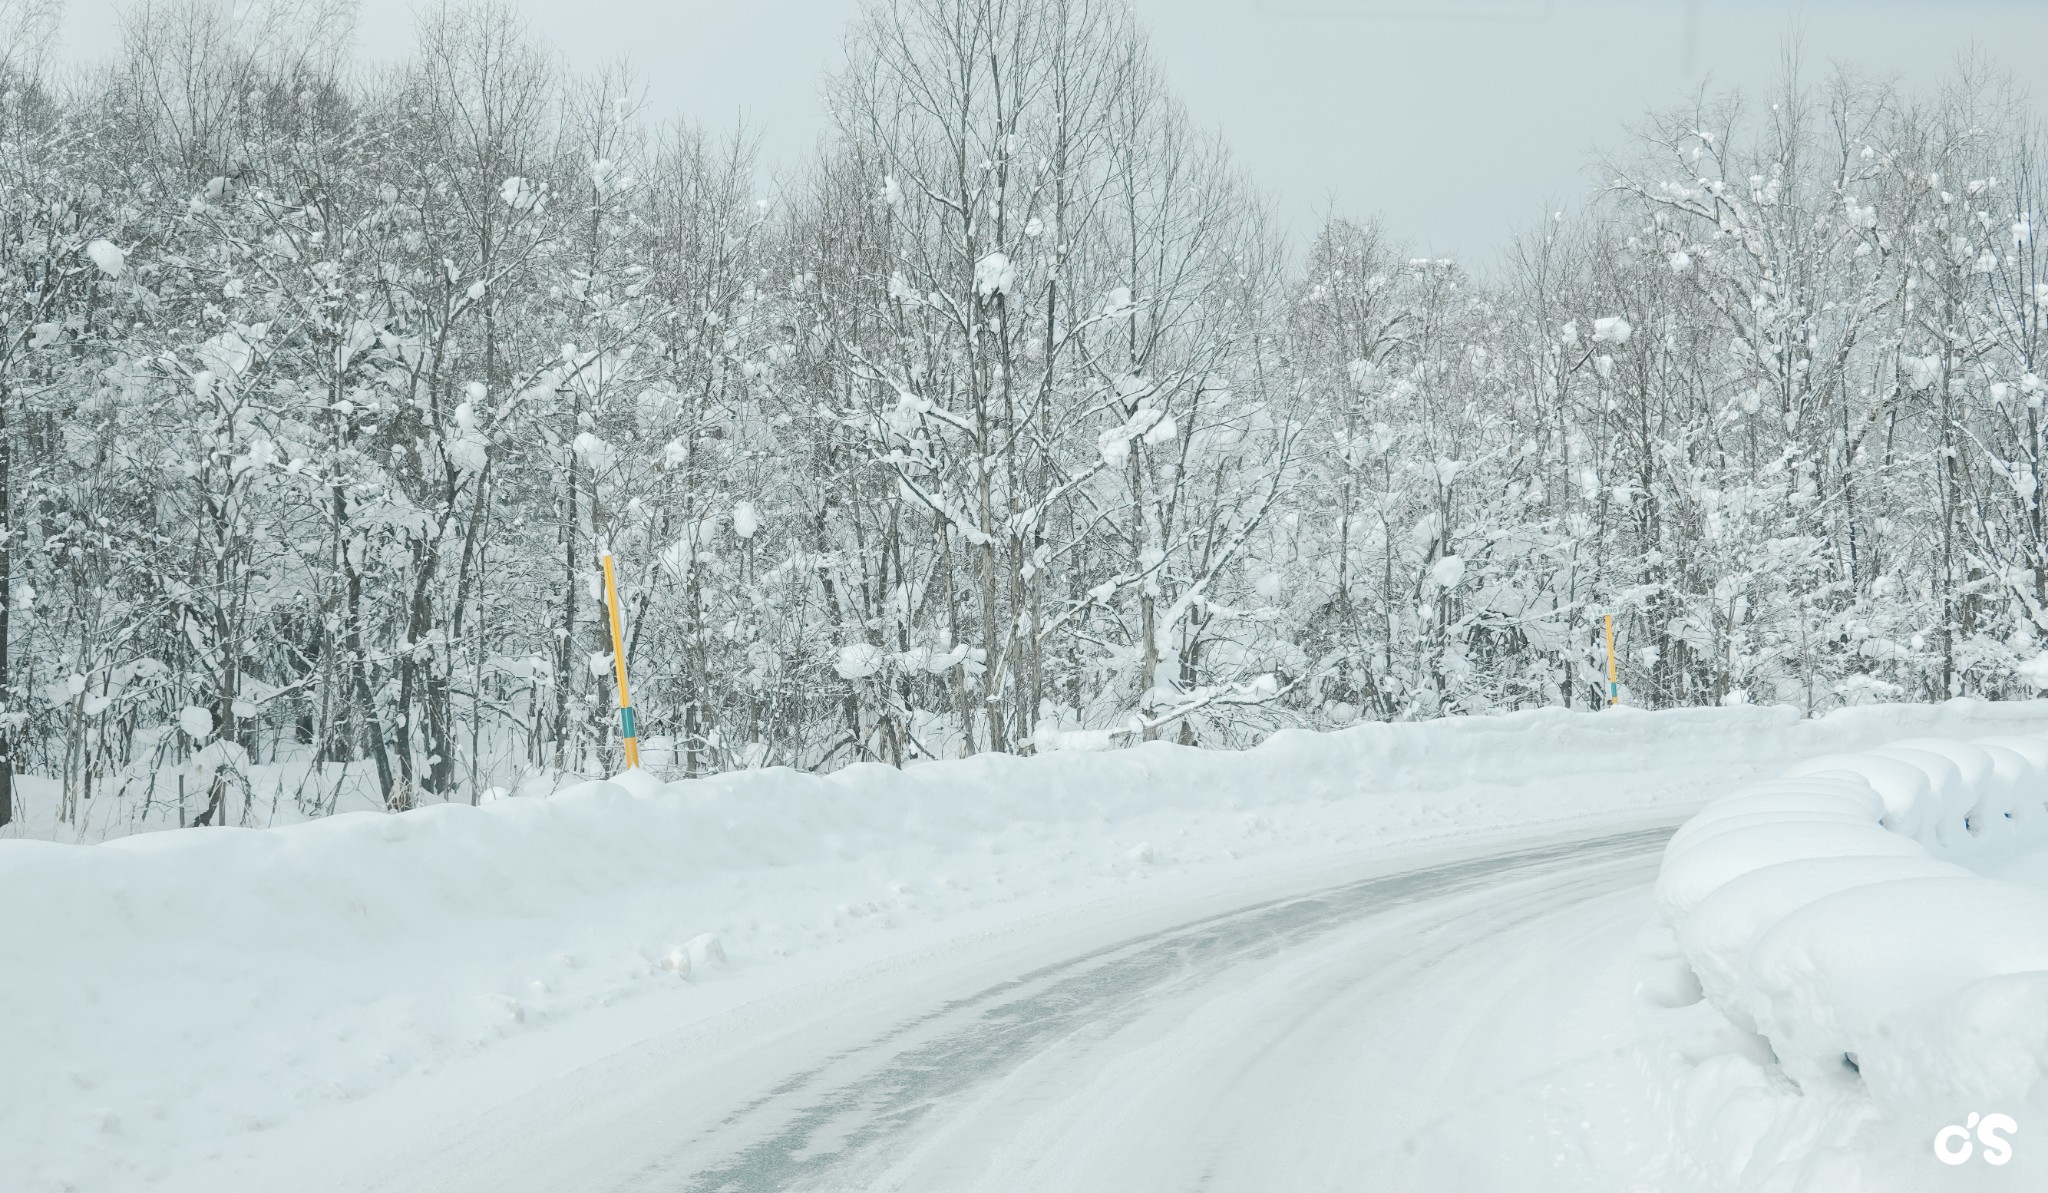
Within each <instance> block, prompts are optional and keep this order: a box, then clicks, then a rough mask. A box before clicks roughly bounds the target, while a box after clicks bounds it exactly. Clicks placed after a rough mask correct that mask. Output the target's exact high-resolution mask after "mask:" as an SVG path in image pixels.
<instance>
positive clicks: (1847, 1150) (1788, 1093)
mask: <svg viewBox="0 0 2048 1193" xmlns="http://www.w3.org/2000/svg"><path fill="white" fill-rule="evenodd" d="M2044 845H2048V738H2042V737H2036V736H2025V737H2021V736H2000V737H1987V738H1983V739H1980V740H1977V741H1974V742H1962V741H1956V740H1952V739H1947V740H1944V739H1919V740H1905V741H1899V742H1896V743H1894V744H1892V745H1888V746H1885V747H1882V748H1878V749H1874V750H1869V751H1866V752H1862V753H1854V754H1838V755H1832V756H1827V757H1820V758H1814V759H1809V760H1807V761H1804V762H1801V763H1799V764H1797V765H1795V766H1793V767H1791V768H1790V769H1789V770H1788V771H1787V772H1786V773H1785V775H1784V776H1783V777H1780V778H1776V779H1772V780H1769V781H1765V782H1761V783H1757V784H1754V785H1752V786H1749V787H1746V788H1743V789H1741V790H1739V791H1736V792H1734V793H1732V794H1729V795H1727V796H1724V797H1722V798H1720V799H1718V800H1716V801H1714V802H1713V803H1712V804H1710V805H1708V806H1707V808H1706V809H1705V810H1703V811H1702V812H1700V814H1699V815H1697V816H1695V817H1694V818H1693V819H1692V820H1690V821H1689V822H1687V823H1686V825H1685V826H1684V827H1683V828H1681V829H1680V830H1679V832H1678V833H1677V835H1676V836H1674V837H1673V838H1672V840H1671V842H1670V844H1669V846H1668V847H1667V849H1666V851H1665V857H1664V865H1663V868H1662V871H1661V873H1660V875H1659V878H1658V884H1657V900H1658V905H1659V907H1660V909H1661V911H1662V913H1663V917H1664V920H1665V922H1666V924H1667V925H1669V927H1670V928H1671V929H1672V933H1673V938H1672V939H1671V940H1670V941H1669V942H1668V943H1669V944H1671V945H1673V946H1675V950H1672V951H1667V955H1666V966H1665V972H1664V974H1663V975H1662V976H1661V979H1660V980H1658V981H1656V982H1653V983H1651V984H1650V985H1651V986H1652V987H1654V988H1655V989H1656V990H1657V992H1658V993H1659V994H1660V995H1661V1001H1663V1002H1664V1003H1665V1004H1667V1005H1669V1006H1671V1007H1673V1008H1674V1010H1673V1012H1672V1013H1671V1014H1670V1017H1669V1022H1668V1023H1667V1025H1666V1029H1665V1030H1666V1031H1667V1032H1668V1033H1669V1038H1670V1039H1671V1040H1673V1041H1674V1043H1675V1044H1676V1048H1675V1050H1674V1051H1675V1052H1676V1053H1677V1054H1678V1055H1677V1056H1676V1057H1675V1058H1673V1059H1674V1061H1675V1065H1676V1068H1675V1071H1674V1072H1673V1073H1672V1074H1671V1075H1672V1076H1673V1078H1674V1079H1675V1080H1674V1085H1675V1089H1674V1099H1673V1103H1672V1106H1671V1109H1672V1110H1673V1112H1674V1118H1675V1126H1676V1128H1677V1133H1678V1134H1679V1136H1680V1137H1681V1139H1682V1140H1683V1141H1684V1143H1685V1144H1686V1145H1687V1146H1688V1150H1689V1151H1690V1152H1691V1155H1692V1158H1693V1160H1694V1162H1695V1163H1696V1164H1697V1165H1698V1167H1699V1172H1698V1175H1699V1176H1700V1177H1701V1178H1702V1179H1703V1181H1704V1182H1705V1183H1707V1184H1708V1185H1710V1186H1711V1187H1714V1188H1740V1189H1750V1188H1755V1189H1788V1190H1789V1189H1869V1190H1877V1189H1924V1188H1933V1187H1937V1186H1940V1187H1954V1188H1982V1187H1997V1188H2005V1187H2007V1185H2005V1184H1998V1185H1995V1186H1985V1185H1983V1184H1982V1183H1981V1182H1983V1181H1987V1180H1992V1179H1999V1180H2005V1181H2009V1182H2020V1181H2025V1180H2034V1181H2038V1177H2039V1174H2040V1172H2041V1171H2042V1170H2043V1166H2042V1165H2041V1164H2040V1161H2041V1160H2042V1159H2048V1145H2044V1144H2043V1143H2042V1142H2041V1141H2040V1140H2039V1139H2038V1136H2039V1134H2040V1132H2041V1128H2042V1126H2044V1125H2048V1115H2044V1114H2043V1113H2042V1112H2043V1111H2044V1110H2048V1083H2044V1077H2048V891H2044V890H2042V889H2039V887H2038V885H2037V886H2026V885H2020V884H2018V883H2015V882H2009V881H2001V880H1999V879H1997V878H1994V877H1991V876H1990V875H1992V874H1999V873H2005V874H2010V875H2012V876H2013V877H2022V876H2024V877H2026V878H2029V879H2032V880H2033V881H2035V882H2036V883H2037V884H2038V882H2039V875H2040V873H2041V871H2039V870H2038V869H2037V867H2035V866H2032V865H2028V864H2025V862H2026V860H2027V859H2028V858H2029V857H2030V856H2031V855H2035V854H2038V852H2039V851H2040V850H2041V848H2042V847H2043V846H2044ZM2033 860H2035V861H2038V860H2039V859H2038V858H2034V859H2033ZM1673 951H1675V953H1676V955H1672V952H1673ZM1680 957H1682V962H1681V961H1680ZM1694 983H1696V985H1695V984H1694ZM1701 996H1704V1000H1705V1001H1704V1003H1699V1002H1697V1001H1696V1000H1697V999H1699V998H1700V997H1701ZM1709 1008H1711V1009H1709ZM2000 1114H2003V1115H2007V1116H2009V1121H2008V1123H2007V1125H2006V1126H2004V1128H2003V1129H2002V1130H1996V1129H1993V1130H1987V1131H1985V1132H1982V1133H1980V1132H1979V1131H1977V1130H1976V1128H1978V1127H1980V1125H1983V1124H1985V1122H1986V1120H1988V1119H1990V1117H1991V1116H1993V1115H2000ZM1951 1124H1954V1125H1955V1126H1957V1127H1959V1128H1960V1130H1959V1131H1957V1132H1953V1133H1951V1135H1950V1137H1949V1138H1948V1139H1947V1140H1946V1142H1945V1147H1944V1150H1945V1151H1946V1153H1947V1155H1948V1157H1949V1161H1948V1167H1950V1168H1953V1169H1954V1170H1955V1171H1952V1172H1951V1171H1947V1170H1945V1168H1944V1167H1943V1166H1942V1165H1941V1164H1939V1163H1937V1157H1936V1156H1934V1155H1933V1148H1932V1144H1933V1142H1934V1140H1935V1138H1936V1135H1937V1133H1938V1132H1940V1131H1942V1130H1943V1128H1945V1127H1948V1126H1950V1125H1951ZM2016 1128H2031V1132H2029V1131H2028V1130H2025V1129H2021V1130H2020V1134H2021V1138H2020V1139H2018V1140H2017V1141H2015V1140H2013V1139H2012V1138H2011V1136H2012V1134H2013V1132H2014V1130H2015V1129H2016ZM2030 1133H2031V1134H2032V1135H2034V1136H2036V1138H2035V1139H2028V1138H2026V1136H2027V1135H2028V1134H2030ZM1994 1137H1995V1138H1994ZM1978 1153H1981V1154H1978ZM2014 1153H2017V1154H2018V1156H2019V1158H2020V1159H2021V1160H2022V1161H2026V1160H2027V1158H2028V1154H2029V1153H2031V1156H2032V1161H2031V1162H2024V1163H2018V1164H2012V1167H2011V1169H2009V1170H2006V1171H1999V1170H2000V1169H2004V1168H2005V1166H2006V1165H2007V1164H2008V1163H2011V1162H2012V1158H2013V1156H2014ZM1955 1182H1961V1183H1955ZM2012 1187H2019V1186H2018V1184H2017V1183H2015V1184H2013V1185H2012ZM2027 1187H2029V1188H2038V1187H2040V1186H2039V1185H2038V1183H2035V1184H2030V1185H2028V1186H2027Z"/></svg>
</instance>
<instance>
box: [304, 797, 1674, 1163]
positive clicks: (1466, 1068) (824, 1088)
mask: <svg viewBox="0 0 2048 1193" xmlns="http://www.w3.org/2000/svg"><path fill="white" fill-rule="evenodd" d="M1554 831H1555V830H1553V832H1554ZM1670 832H1671V827H1670V826H1664V827H1657V828H1646V829H1638V830H1633V831H1626V832H1609V833H1607V834H1605V835H1600V836H1592V837H1581V838H1578V839H1559V838H1557V837H1556V836H1554V835H1553V836H1551V837H1549V838H1524V839H1523V841H1522V843H1521V844H1520V845H1495V846H1492V847H1490V848H1489V849H1488V850H1487V851H1486V852H1483V853H1478V854H1477V855H1476V856H1475V855H1474V854H1475V852H1476V851H1474V850H1472V849H1471V848H1470V847H1467V849H1466V853H1465V856H1462V857H1452V858H1450V859H1449V860H1440V861H1437V862H1434V863H1431V864H1421V865H1417V864H1415V863H1413V862H1411V863H1408V865H1409V868H1406V869H1400V870H1389V869H1386V868H1385V867H1386V866H1387V864H1388V863H1386V862H1384V861H1382V862H1379V863H1369V862H1365V861H1359V862H1354V863H1352V870H1351V876H1350V877H1348V878H1344V877H1341V874H1340V872H1335V871H1326V872H1325V873H1323V874H1322V875H1321V876H1316V875H1313V874H1310V873H1308V872H1306V871H1304V872H1303V873H1301V874H1299V875H1296V876H1295V877H1293V878H1292V879H1291V880H1289V881H1287V882H1285V883H1283V884H1280V885H1278V886H1276V885H1275V884H1272V883H1269V884H1268V885H1267V888H1266V892H1265V894H1264V895H1263V896H1247V894H1246V893H1245V891H1244V890H1240V891H1239V892H1238V893H1236V894H1232V893H1230V892H1228V891H1224V890H1221V889H1220V888H1218V889H1217V890H1212V891H1205V892H1204V893H1203V895H1202V897H1200V898H1196V899H1194V900H1192V901H1190V900H1187V899H1181V900H1179V901H1178V902H1174V903H1172V904H1171V905H1166V906H1158V907H1152V908H1149V909H1147V910H1145V911H1144V912H1143V913H1142V914H1137V913H1131V914H1120V913H1119V912H1118V911H1117V910H1116V909H1115V908H1110V909H1106V910H1104V911H1102V912H1101V913H1100V914H1097V915H1094V916H1081V915H1076V914H1073V913H1071V912H1069V913H1066V914H1064V915H1051V916H1042V917H1040V918H1039V919H1038V920H1036V921H1032V922H1031V923H1030V924H1028V925H1026V926H1024V927H1022V928H1016V929H1009V930H1005V931H1004V932H998V933H991V934H989V937H990V942H989V943H987V944H986V945H985V947H981V948H979V949H978V951H977V950H976V949H974V948H966V949H962V948H958V947H952V948H948V949H939V950H932V951H930V952H929V953H928V954H927V955H925V956H922V957H919V958H914V959H911V960H908V961H905V962H903V963H901V964H899V965H896V966H894V967H893V968H890V969H888V971H887V972H884V973H881V974H879V975H874V974H869V975H865V976H862V977H859V978H845V979H841V980H837V981H825V982H818V983H813V984H812V985H811V986H810V987H808V988H806V989H804V990H802V991H801V992H798V993H793V994H790V995H788V996H785V997H779V998H767V999H761V1000H757V1001H754V1002H748V1003H745V1004H744V1005H740V1006H737V1007H735V1008H734V1009H733V1010H731V1011H729V1012H727V1013H725V1014H722V1015H720V1016H715V1017H712V1018H711V1019H707V1020H706V1021H705V1022H703V1023H700V1024H696V1025H693V1026H691V1027H689V1028H686V1029H677V1030H674V1031H670V1032H663V1033H659V1034H656V1035H653V1036H651V1037H649V1038H644V1039H636V1040H630V1041H621V1042H620V1043H619V1044H618V1045H616V1046H615V1047H614V1051H613V1052H612V1053H611V1054H610V1055H607V1056H603V1057H601V1058H598V1059H595V1060H590V1059H587V1058H586V1059H583V1060H579V1061H577V1062H576V1063H575V1064H574V1065H573V1066H572V1067H571V1068H570V1069H569V1071H566V1072H563V1073H560V1074H559V1075H557V1076H555V1077H551V1078H548V1079H547V1080H546V1081H544V1082H543V1083H541V1084H539V1085H538V1086H533V1087H531V1088H528V1089H526V1090H525V1092H523V1093H520V1092H505V1093H502V1094H500V1095H498V1096H497V1099H496V1101H495V1103H494V1104H488V1105H485V1106H482V1107H465V1108H464V1110H465V1111H467V1112H468V1114H469V1116H470V1117H468V1118H466V1119H458V1120H455V1121H450V1122H448V1123H447V1124H446V1125H445V1126H444V1127H442V1128H441V1129H439V1130H438V1132H436V1133H434V1134H433V1135H432V1136H431V1137H428V1136H416V1137H415V1138H413V1139H411V1140H410V1141H409V1142H408V1143H406V1144H405V1145H404V1146H403V1147H397V1148H394V1149H392V1150H391V1151H390V1152H389V1153H388V1154H385V1155H383V1156H381V1157H378V1158H377V1159H376V1160H375V1161H374V1162H371V1163H369V1164H367V1168H368V1169H369V1171H361V1172H351V1173H349V1174H347V1175H346V1176H345V1177H343V1176H342V1175H341V1174H339V1173H337V1172H335V1171H333V1170H331V1169H330V1170H329V1171H328V1172H327V1174H326V1177H325V1178H324V1179H323V1180H320V1181H315V1182H311V1183H310V1184H308V1183H301V1184H299V1185H298V1186H297V1187H316V1186H317V1187H347V1188H350V1189H352V1190H368V1189H392V1190H398V1189H422V1190H424V1189H432V1190H435V1191H436V1193H455V1191H457V1190H465V1189H476V1190H490V1191H492V1193H516V1191H518V1190H524V1189H534V1190H548V1191H549V1193H562V1191H565V1190H572V1189H573V1190H592V1191H598V1190H605V1191H613V1190H616V1191H619V1193H626V1191H632V1193H769V1191H776V1193H781V1191H783V1190H792V1191H804V1190H809V1191H818V1193H826V1191H830V1193H839V1191H842V1190H863V1191H865V1190H876V1191H881V1190H892V1191H893V1190H902V1191H905V1193H925V1191H931V1193H940V1191H944V1193H968V1191H974V1190H987V1191H990V1193H995V1191H1001V1193H1027V1191H1037V1190H1043V1191H1047V1193H1052V1191H1058V1193H1098V1191H1099V1193H1143V1191H1147V1190H1176V1191H1188V1190H1219V1191H1243V1193H1280V1191H1283V1190H1331V1191H1337V1190H1343V1191H1345V1193H1382V1191H1385V1193H1399V1191H1403V1190H1416V1191H1424V1190H1427V1191H1431V1193H1488V1191H1489V1190H1501V1191H1503V1193H1506V1191H1512V1193H1541V1191H1542V1190H1548V1189H1570V1190H1585V1189H1612V1190H1628V1189H1635V1188H1645V1189H1646V1188H1652V1187H1657V1188H1662V1187H1663V1182H1661V1181H1655V1180H1653V1179H1651V1178H1650V1177H1648V1176H1646V1173H1648V1171H1649V1169H1650V1167H1651V1166H1653V1165H1654V1163H1655V1159H1656V1158H1655V1156H1653V1155H1651V1154H1650V1153H1649V1149H1648V1148H1646V1147H1645V1145H1644V1144H1643V1143H1642V1142H1640V1141H1643V1140H1654V1139H1656V1138H1658V1137H1660V1136H1661V1135H1662V1134H1663V1132H1662V1131H1659V1130H1657V1129H1656V1125H1655V1124H1653V1123H1650V1122H1648V1121H1643V1116H1645V1115H1647V1114H1648V1113H1649V1111H1647V1110H1646V1109H1645V1106H1646V1105H1647V1103H1646V1100H1645V1096H1644V1090H1645V1088H1646V1087H1645V1084H1644V1083H1643V1082H1642V1081H1641V1080H1640V1079H1639V1078H1638V1076H1637V1073H1638V1061H1637V1053H1636V1050H1635V1047H1634V1039H1633V1035H1632V1029H1633V1026H1634V1023H1635V1020H1636V1016H1635V1015H1634V1013H1633V1010H1634V1008H1633V1006H1632V1003H1633V1000H1634V997H1635V996H1634V993H1633V990H1634V985H1635V975H1634V970H1633V961H1632V957H1633V952H1634V944H1635V940H1636V937H1637V935H1638V933H1639V932H1640V931H1641V930H1642V929H1643V927H1644V926H1645V925H1646V924H1647V923H1648V922H1649V920H1650V919H1651V916H1652V908H1651V898H1650V884H1651V882H1652V881H1653V880H1654V878H1655V874H1656V867H1657V861H1658V856H1659V852H1660V850H1661V848H1662V845H1663V842H1664V840H1665V839H1666V838H1667V837H1668V836H1669V835H1670ZM1368 864H1376V865H1377V866H1378V867H1379V868H1378V869H1376V870H1373V871H1367V870H1366V866H1367V865H1368ZM1286 887H1291V888H1292V893H1287V894H1281V895H1275V894H1274V893H1273V891H1275V890H1277V889H1284V888H1286ZM410 1133H411V1132H409V1134H410ZM337 1181H338V1182H339V1183H338V1184H335V1183H332V1182H337ZM271 1187H273V1188H275V1187H281V1186H276V1185H273V1186H271Z"/></svg>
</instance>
